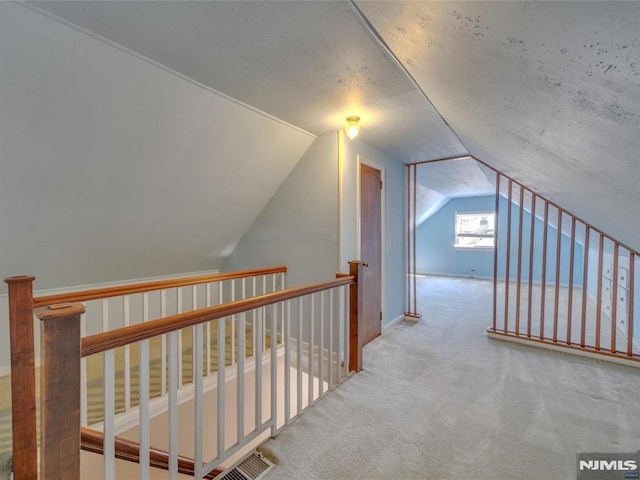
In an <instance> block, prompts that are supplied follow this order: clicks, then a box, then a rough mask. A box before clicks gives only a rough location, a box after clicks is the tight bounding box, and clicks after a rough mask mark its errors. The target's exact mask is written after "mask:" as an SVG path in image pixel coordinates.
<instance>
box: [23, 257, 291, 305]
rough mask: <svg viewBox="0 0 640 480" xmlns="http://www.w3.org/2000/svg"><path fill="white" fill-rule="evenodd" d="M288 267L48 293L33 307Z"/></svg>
mask: <svg viewBox="0 0 640 480" xmlns="http://www.w3.org/2000/svg"><path fill="white" fill-rule="evenodd" d="M286 271H287V267H285V266H280V267H270V268H261V269H255V270H244V271H240V272H229V273H214V274H211V275H199V276H195V277H184V278H176V279H171V280H159V281H156V282H145V283H136V284H133V285H120V286H116V287H107V288H97V289H94V290H84V291H81V292H71V293H61V294H58V295H47V296H43V297H34V299H33V307H34V308H37V307H45V306H47V305H54V304H56V303H70V302H85V301H87V300H96V299H100V298H110V297H118V296H121V295H131V294H134V293H144V292H152V291H154V290H165V289H168V288H177V287H186V286H189V285H199V284H202V283H213V282H222V281H225V280H235V279H238V278H250V277H259V276H261V275H271V274H274V273H286Z"/></svg>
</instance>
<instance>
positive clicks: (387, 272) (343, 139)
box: [339, 127, 406, 325]
mask: <svg viewBox="0 0 640 480" xmlns="http://www.w3.org/2000/svg"><path fill="white" fill-rule="evenodd" d="M363 128H364V127H363ZM339 145H340V149H339V152H340V153H339V157H340V172H341V192H342V193H341V195H342V207H341V262H342V267H341V269H342V270H343V271H348V265H347V262H348V261H350V260H360V259H359V258H358V232H357V228H358V211H357V205H358V202H357V195H358V192H357V178H358V156H360V157H361V158H362V159H363V160H364V161H366V160H369V161H371V162H374V163H375V164H377V165H379V166H380V167H382V168H383V169H384V174H385V179H384V180H385V188H384V192H383V194H384V222H385V225H384V232H383V234H384V252H383V262H384V279H383V282H384V289H385V290H384V293H383V294H384V298H383V305H382V308H383V312H382V315H383V324H384V325H389V324H390V323H391V322H393V321H394V320H397V319H398V318H399V317H400V316H401V315H403V313H404V297H405V284H406V273H405V257H406V250H405V241H406V239H405V229H406V225H405V221H404V218H405V215H406V214H405V213H404V212H405V201H404V198H405V197H404V196H405V190H404V185H405V180H404V178H405V177H404V175H405V173H404V170H405V167H404V165H403V164H402V163H401V162H400V161H398V160H396V159H394V158H392V157H390V156H389V155H387V154H385V153H384V152H381V151H380V150H377V149H376V148H373V147H371V146H370V145H368V144H367V143H365V142H362V141H360V140H358V139H357V138H356V139H354V140H350V139H349V138H348V137H347V136H346V135H344V133H343V132H340V139H339Z"/></svg>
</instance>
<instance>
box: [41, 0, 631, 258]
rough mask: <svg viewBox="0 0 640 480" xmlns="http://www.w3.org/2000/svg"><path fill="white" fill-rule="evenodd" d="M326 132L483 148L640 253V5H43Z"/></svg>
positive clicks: (398, 144) (416, 155)
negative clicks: (352, 126)
mask: <svg viewBox="0 0 640 480" xmlns="http://www.w3.org/2000/svg"><path fill="white" fill-rule="evenodd" d="M31 5H34V6H35V7H36V8H40V9H45V10H47V11H48V12H51V13H52V14H54V15H56V16H59V17H62V18H64V19H66V20H67V21H69V22H72V23H73V24H75V25H78V26H80V27H81V28H83V29H86V30H87V31H90V32H92V33H93V34H95V35H98V36H101V37H104V38H106V39H108V40H109V41H111V42H115V43H116V44H119V45H122V46H123V47H125V48H126V49H129V50H131V51H133V52H136V53H137V54H140V55H142V56H144V57H146V58H148V59H151V60H152V61H153V62H156V63H158V64H161V65H164V66H165V67H166V68H168V69H171V70H173V71H177V72H179V73H180V74H183V75H185V76H187V77H190V78H192V79H194V80H196V81H197V82H200V83H202V84H205V85H207V86H209V87H211V88H214V89H216V90H218V91H220V92H222V93H224V94H226V95H229V96H231V97H234V98H236V99H239V100H241V101H243V102H245V103H247V104H249V105H252V106H254V107H257V108H259V109H261V110H264V111H265V112H267V113H269V114H271V115H273V116H275V117H278V118H280V119H283V120H284V121H286V122H289V123H291V124H293V125H295V126H298V127H300V128H302V129H304V130H307V131H309V132H311V133H314V134H322V133H325V132H327V131H330V130H334V129H337V128H339V127H340V126H341V125H342V122H343V120H344V118H345V117H346V115H347V114H359V115H360V116H361V117H362V133H361V135H362V139H363V140H364V141H366V142H368V143H370V144H371V145H373V146H375V147H377V148H379V149H381V150H383V151H386V152H388V153H389V154H391V155H393V156H395V157H396V158H398V160H399V161H404V162H415V161H423V160H429V159H435V158H441V157H448V156H456V155H461V154H465V153H467V152H468V153H471V154H472V155H474V156H475V157H477V158H479V159H481V160H483V161H484V162H486V163H488V164H490V165H492V166H493V167H495V168H497V169H498V170H501V171H503V172H504V173H506V174H508V175H510V176H512V177H513V178H514V179H516V180H519V181H521V182H522V183H524V184H525V185H527V186H530V187H532V188H533V189H534V190H536V191H537V192H539V193H540V194H542V195H545V196H547V197H548V198H550V199H551V200H553V201H555V202H556V203H558V204H560V205H562V206H563V207H565V208H567V209H568V210H569V211H572V212H573V213H575V214H577V215H578V216H580V217H582V218H584V219H586V220H587V221H589V222H591V223H592V224H594V225H595V226H596V227H598V228H601V229H603V230H604V231H606V232H608V233H610V234H611V235H613V236H614V237H616V238H618V239H619V240H621V241H623V242H625V243H627V244H629V245H631V246H632V247H634V248H637V249H640V239H639V237H638V235H637V231H636V227H635V225H636V224H640V209H638V208H637V205H638V204H640V189H638V187H637V185H638V181H639V180H640V164H639V163H638V151H639V150H640V135H639V133H640V61H639V60H638V59H640V29H639V28H638V19H639V18H640V2H610V1H606V2H591V1H584V2H583V1H576V2H498V1H495V2H483V1H474V2H423V1H420V2H404V1H389V2H373V1H371V2H369V1H366V2H365V1H360V2H355V3H351V2H320V1H318V2H315V1H306V2H213V1H189V2H183V1H166V2H155V1H144V2H138V1H92V2H69V1H56V2H31Z"/></svg>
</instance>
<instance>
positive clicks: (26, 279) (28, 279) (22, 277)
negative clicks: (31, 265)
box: [4, 275, 36, 284]
mask: <svg viewBox="0 0 640 480" xmlns="http://www.w3.org/2000/svg"><path fill="white" fill-rule="evenodd" d="M35 279H36V277H34V276H33V275H18V276H17V277H8V278H5V279H4V281H5V282H6V283H9V284H11V283H22V282H33V281H34V280H35Z"/></svg>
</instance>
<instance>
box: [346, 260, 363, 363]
mask: <svg viewBox="0 0 640 480" xmlns="http://www.w3.org/2000/svg"><path fill="white" fill-rule="evenodd" d="M362 268H363V263H362V262H355V261H354V262H349V275H353V276H354V277H356V278H355V283H352V284H351V285H350V286H349V332H350V333H349V336H350V338H349V371H350V372H359V371H360V370H362V345H363V337H362V334H363V331H362V330H363V327H362V326H363V319H362V298H363V296H362V291H363V284H362V279H363V278H364V275H363V274H362Z"/></svg>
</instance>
